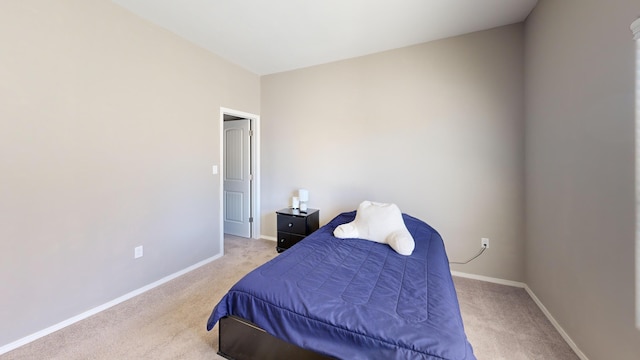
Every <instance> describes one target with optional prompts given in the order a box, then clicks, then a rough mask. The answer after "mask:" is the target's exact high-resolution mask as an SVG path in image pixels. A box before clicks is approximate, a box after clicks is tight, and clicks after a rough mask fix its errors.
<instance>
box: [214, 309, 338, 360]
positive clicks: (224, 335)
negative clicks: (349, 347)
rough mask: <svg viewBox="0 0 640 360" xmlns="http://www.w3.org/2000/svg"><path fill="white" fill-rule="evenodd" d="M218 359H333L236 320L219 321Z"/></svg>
mask: <svg viewBox="0 0 640 360" xmlns="http://www.w3.org/2000/svg"><path fill="white" fill-rule="evenodd" d="M219 326H220V327H219V329H218V331H219V337H218V345H219V347H218V349H219V350H218V355H220V356H223V357H225V358H227V359H231V360H254V359H260V360H279V359H302V360H324V359H332V358H331V357H327V356H325V355H321V354H318V353H316V352H313V351H311V350H307V349H303V348H301V347H299V346H296V345H293V344H289V343H288V342H286V341H283V340H280V339H278V338H276V337H275V336H273V335H271V334H269V333H267V332H266V331H264V330H263V329H261V328H259V327H258V326H256V325H254V324H252V323H251V322H249V321H247V320H244V319H242V318H239V317H237V316H225V317H223V318H222V319H220V321H219Z"/></svg>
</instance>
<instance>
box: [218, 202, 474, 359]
mask: <svg viewBox="0 0 640 360" xmlns="http://www.w3.org/2000/svg"><path fill="white" fill-rule="evenodd" d="M354 217H355V211H353V212H349V213H343V214H340V215H339V216H337V217H336V218H334V219H333V220H332V221H331V222H329V223H328V224H327V225H325V226H323V227H322V228H320V229H319V230H317V231H316V232H314V233H313V234H311V235H310V236H308V237H306V238H305V239H304V240H303V241H301V242H299V243H298V244H296V245H295V246H293V247H292V248H290V249H289V250H287V251H285V252H284V253H282V254H280V255H278V257H276V258H275V259H273V260H271V261H270V262H268V263H266V264H264V265H262V266H261V267H259V268H257V269H255V270H254V271H252V272H251V273H249V274H248V275H247V276H245V277H244V278H243V279H242V280H240V281H239V282H238V283H237V284H235V285H234V286H233V287H232V288H231V290H229V292H228V293H227V294H226V295H225V296H224V298H222V300H220V302H219V303H218V305H217V306H216V307H215V308H214V309H213V312H212V314H211V316H210V318H209V321H208V323H207V329H208V330H211V329H212V328H213V326H214V325H215V324H216V323H217V322H218V320H219V319H220V318H222V317H224V316H227V315H236V316H239V317H241V318H244V319H246V320H248V321H250V322H252V323H254V324H256V325H258V326H259V327H261V328H262V329H264V330H265V331H267V332H268V333H270V334H272V335H274V336H276V337H278V338H280V339H282V340H285V341H287V342H290V343H292V344H296V345H298V346H300V347H303V348H306V349H310V350H313V351H316V352H318V353H321V354H325V355H329V356H333V357H337V358H341V359H449V360H453V359H475V357H474V355H473V351H472V349H471V345H470V344H469V342H468V341H467V338H466V335H465V332H464V327H463V324H462V318H461V316H460V308H459V305H458V299H457V296H456V291H455V288H454V286H453V280H452V279H451V273H450V270H449V263H448V260H447V255H446V253H445V249H444V244H443V242H442V238H441V237H440V235H439V234H438V232H437V231H435V230H434V229H433V228H431V227H430V226H429V225H427V224H426V223H424V222H422V221H420V220H418V219H416V218H413V217H411V216H408V215H406V214H403V218H404V221H405V224H406V226H407V228H408V230H409V232H410V233H411V234H412V236H413V238H414V239H415V241H416V248H415V250H414V252H413V254H412V255H411V256H402V255H399V254H397V253H396V252H395V251H393V250H392V249H391V248H390V247H389V246H388V245H384V244H379V243H375V242H372V241H366V240H361V239H338V238H336V237H334V236H333V230H334V229H335V228H336V227H337V226H338V225H340V224H344V223H347V222H350V221H352V220H353V219H354Z"/></svg>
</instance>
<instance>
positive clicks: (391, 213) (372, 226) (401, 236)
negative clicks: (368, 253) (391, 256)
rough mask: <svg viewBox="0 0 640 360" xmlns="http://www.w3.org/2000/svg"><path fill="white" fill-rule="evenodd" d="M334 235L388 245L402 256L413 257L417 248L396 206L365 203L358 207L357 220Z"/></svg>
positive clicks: (345, 225) (338, 228) (339, 227)
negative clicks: (412, 254)
mask: <svg viewBox="0 0 640 360" xmlns="http://www.w3.org/2000/svg"><path fill="white" fill-rule="evenodd" d="M333 235H334V236H335V237H337V238H341V239H345V238H359V239H364V240H370V241H375V242H378V243H382V244H388V245H389V246H391V248H392V249H393V250H395V251H396V252H397V253H398V254H401V255H411V253H412V252H413V249H414V248H415V241H414V240H413V237H412V236H411V234H410V233H409V230H407V227H406V226H405V224H404V220H403V219H402V212H400V208H398V206H397V205H396V204H385V203H378V202H372V201H363V202H362V203H360V205H359V206H358V210H357V211H356V217H355V219H354V220H353V221H352V222H350V223H346V224H342V225H340V226H338V227H337V228H336V229H335V230H334V232H333Z"/></svg>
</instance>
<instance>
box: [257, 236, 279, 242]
mask: <svg viewBox="0 0 640 360" xmlns="http://www.w3.org/2000/svg"><path fill="white" fill-rule="evenodd" d="M260 239H265V240H271V241H278V238H277V237H275V236H269V235H260Z"/></svg>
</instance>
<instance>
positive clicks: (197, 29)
mask: <svg viewBox="0 0 640 360" xmlns="http://www.w3.org/2000/svg"><path fill="white" fill-rule="evenodd" d="M112 1H113V2H114V3H117V4H119V5H121V6H123V7H125V8H126V9H128V10H130V11H131V12H133V13H135V14H137V15H139V16H141V17H143V18H145V19H148V20H150V21H151V22H153V23H156V24H158V25H160V26H161V27H163V28H166V29H168V30H169V31H171V32H173V33H175V34H177V35H179V36H181V37H183V38H185V39H187V40H189V41H191V42H193V43H195V44H197V45H199V46H201V47H203V48H205V49H208V50H209V51H211V52H213V53H215V54H217V55H219V56H221V57H223V58H225V59H227V60H228V61H231V62H233V63H235V64H238V65H240V66H242V67H243V68H245V69H247V70H249V71H251V72H253V73H256V74H258V75H265V74H272V73H277V72H282V71H288V70H293V69H298V68H303V67H307V66H312V65H318V64H323V63H327V62H331V61H336V60H342V59H348V58H352V57H356V56H361V55H366V54H372V53H376V52H380V51H385V50H390V49H396V48H400V47H404V46H409V45H415V44H420V43H423V42H427V41H431V40H436V39H442V38H446V37H450V36H456V35H461V34H466V33H470V32H474V31H479V30H485V29H490V28H493V27H497V26H502V25H508V24H513V23H517V22H521V21H523V20H524V19H526V17H527V15H529V13H530V12H531V10H532V9H533V8H534V6H535V5H536V3H537V0H112Z"/></svg>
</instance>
